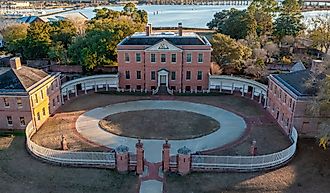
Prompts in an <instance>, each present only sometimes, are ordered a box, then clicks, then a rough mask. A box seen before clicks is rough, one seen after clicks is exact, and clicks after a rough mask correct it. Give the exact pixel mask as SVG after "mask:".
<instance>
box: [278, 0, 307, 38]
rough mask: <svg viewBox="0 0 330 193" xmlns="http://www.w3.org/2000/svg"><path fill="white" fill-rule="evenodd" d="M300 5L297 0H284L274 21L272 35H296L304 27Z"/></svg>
mask: <svg viewBox="0 0 330 193" xmlns="http://www.w3.org/2000/svg"><path fill="white" fill-rule="evenodd" d="M302 18H303V16H302V14H301V7H300V5H299V2H298V1H297V0H284V1H283V3H282V7H281V8H280V15H279V17H277V18H276V20H275V22H274V35H276V36H277V37H278V38H279V39H282V38H283V37H284V36H286V35H289V36H293V37H296V36H297V35H298V34H299V32H300V31H302V30H303V29H304V25H303V23H302V21H301V20H302Z"/></svg>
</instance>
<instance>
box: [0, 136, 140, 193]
mask: <svg viewBox="0 0 330 193" xmlns="http://www.w3.org/2000/svg"><path fill="white" fill-rule="evenodd" d="M6 142H7V143H6ZM0 143H2V144H5V143H6V144H7V145H4V146H2V147H4V148H3V150H1V151H0V192H1V193H23V192H24V193H92V192H93V193H101V192H111V193H136V192H137V190H138V187H137V183H138V177H137V176H136V175H134V174H127V175H121V174H118V173H117V172H116V171H112V170H106V169H91V168H69V167H60V166H53V165H50V164H48V163H43V162H41V161H40V160H37V159H35V158H34V157H32V156H31V155H29V154H28V153H27V151H26V149H25V144H24V143H25V139H24V137H22V136H19V137H14V138H13V141H12V142H11V143H10V142H9V143H8V139H7V138H4V137H0ZM5 146H6V147H5Z"/></svg>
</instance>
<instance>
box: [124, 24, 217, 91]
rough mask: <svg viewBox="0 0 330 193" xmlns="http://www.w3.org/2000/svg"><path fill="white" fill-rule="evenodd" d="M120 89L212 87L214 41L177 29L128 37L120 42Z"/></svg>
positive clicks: (193, 88)
mask: <svg viewBox="0 0 330 193" xmlns="http://www.w3.org/2000/svg"><path fill="white" fill-rule="evenodd" d="M117 49H118V64H119V67H118V71H119V87H120V88H121V89H126V90H128V89H134V90H148V91H151V90H156V91H158V89H159V88H163V89H167V91H169V92H171V91H183V92H184V91H188V92H189V91H202V90H207V89H208V88H209V77H208V75H209V71H210V64H211V51H212V48H211V44H210V43H209V41H208V40H207V39H206V38H205V37H201V36H199V35H197V34H195V33H192V32H189V33H185V32H183V30H182V25H181V24H180V23H179V26H178V32H177V33H173V32H160V33H153V32H152V28H151V26H150V25H148V26H147V27H146V31H145V32H138V33H135V34H133V35H132V36H129V37H127V38H125V39H124V40H123V41H121V42H120V43H119V44H118V46H117Z"/></svg>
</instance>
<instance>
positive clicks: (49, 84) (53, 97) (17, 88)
mask: <svg viewBox="0 0 330 193" xmlns="http://www.w3.org/2000/svg"><path fill="white" fill-rule="evenodd" d="M10 65H11V67H10V68H0V115H1V116H0V129H3V130H19V129H25V127H26V125H27V124H28V123H29V122H30V121H31V120H32V121H33V124H34V125H35V126H36V128H39V127H40V126H41V125H42V124H43V123H44V122H45V121H46V120H47V118H48V117H49V115H50V114H52V113H54V112H55V111H56V109H57V108H58V107H59V106H61V97H60V88H61V85H60V73H53V74H47V73H46V72H44V71H42V70H38V69H34V68H30V67H27V66H22V65H21V61H20V58H18V57H16V58H12V59H11V60H10Z"/></svg>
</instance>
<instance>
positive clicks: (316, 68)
mask: <svg viewBox="0 0 330 193" xmlns="http://www.w3.org/2000/svg"><path fill="white" fill-rule="evenodd" d="M323 71H324V62H323V60H313V61H312V67H311V72H313V73H315V74H320V73H322V72H323Z"/></svg>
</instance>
